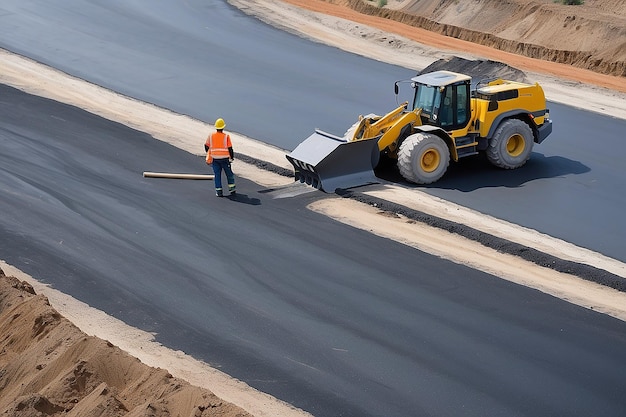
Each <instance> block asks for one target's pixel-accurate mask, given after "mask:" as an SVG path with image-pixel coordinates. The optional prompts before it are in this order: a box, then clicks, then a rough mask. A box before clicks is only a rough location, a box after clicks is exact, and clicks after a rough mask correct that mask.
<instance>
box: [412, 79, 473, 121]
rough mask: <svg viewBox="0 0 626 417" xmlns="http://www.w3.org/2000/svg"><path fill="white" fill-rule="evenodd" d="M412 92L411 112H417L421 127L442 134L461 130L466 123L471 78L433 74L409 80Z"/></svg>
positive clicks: (468, 112) (468, 111) (468, 115)
mask: <svg viewBox="0 0 626 417" xmlns="http://www.w3.org/2000/svg"><path fill="white" fill-rule="evenodd" d="M411 82H412V86H413V88H414V89H415V95H414V98H413V110H414V109H418V108H421V109H422V113H421V117H422V123H423V124H428V125H433V126H439V127H441V128H442V129H444V130H446V131H452V130H456V129H461V128H464V127H465V126H467V124H468V123H469V121H470V113H471V110H470V84H471V77H469V76H467V75H463V74H457V73H455V72H450V71H436V72H431V73H428V74H422V75H418V76H417V77H414V78H412V79H411Z"/></svg>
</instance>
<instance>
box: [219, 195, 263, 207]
mask: <svg viewBox="0 0 626 417" xmlns="http://www.w3.org/2000/svg"><path fill="white" fill-rule="evenodd" d="M226 198H228V199H229V200H230V201H236V202H237V203H243V204H250V205H251V206H260V205H261V200H259V199H258V198H250V197H248V196H247V195H245V194H240V193H236V194H235V195H229V196H227V197H226Z"/></svg>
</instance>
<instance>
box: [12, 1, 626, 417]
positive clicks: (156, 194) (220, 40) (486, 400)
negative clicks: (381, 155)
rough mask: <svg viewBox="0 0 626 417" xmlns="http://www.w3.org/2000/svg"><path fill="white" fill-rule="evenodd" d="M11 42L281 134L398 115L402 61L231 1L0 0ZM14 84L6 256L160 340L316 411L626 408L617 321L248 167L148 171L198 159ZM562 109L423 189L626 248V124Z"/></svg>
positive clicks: (167, 102) (282, 139)
mask: <svg viewBox="0 0 626 417" xmlns="http://www.w3.org/2000/svg"><path fill="white" fill-rule="evenodd" d="M147 4H149V5H150V7H149V8H148V7H146V5H147ZM0 46H2V47H5V48H7V49H9V50H11V51H14V52H18V53H21V54H24V55H26V56H29V57H31V58H34V59H37V60H39V61H42V62H44V63H46V64H49V65H51V66H54V67H56V68H60V69H62V70H64V71H66V72H68V73H71V74H73V75H78V76H80V77H82V78H85V79H88V80H90V81H93V82H96V83H98V84H101V85H103V86H106V87H109V88H112V89H114V90H116V91H119V92H122V93H124V94H128V95H131V96H133V97H137V98H140V99H143V100H147V101H150V102H152V103H155V104H158V105H161V106H163V107H167V108H170V109H172V110H175V111H178V112H181V113H185V114H189V115H191V116H194V117H197V118H200V119H203V120H207V121H213V119H214V118H215V117H217V115H220V116H223V117H225V118H226V119H227V120H228V122H229V126H232V127H233V129H235V130H237V131H239V132H241V133H245V134H248V135H251V136H255V137H258V138H260V139H263V140H266V141H267V142H269V143H273V144H276V145H278V146H281V147H283V148H287V149H289V148H293V147H295V145H296V144H297V143H298V142H299V141H300V140H301V139H303V138H305V137H306V136H308V134H309V133H310V132H311V130H312V129H313V128H314V127H320V128H324V129H325V130H329V131H332V132H342V131H343V130H345V128H346V124H348V125H349V124H351V123H352V121H353V120H354V118H355V114H359V113H369V112H377V113H382V112H385V111H386V110H388V109H390V108H392V107H393V106H394V104H395V102H394V101H393V97H392V92H391V85H392V83H393V81H395V80H396V79H400V78H406V77H408V76H410V75H411V74H412V72H410V71H407V70H405V69H402V68H398V67H393V66H389V65H385V64H382V63H378V62H375V61H370V60H367V59H364V58H359V57H355V56H352V55H348V54H344V53H342V52H340V51H338V50H336V49H333V48H327V47H324V46H321V45H317V44H312V43H309V42H306V41H303V40H300V39H299V38H297V37H293V36H290V35H288V34H284V33H282V32H280V31H277V30H274V29H272V28H269V27H267V26H265V25H263V24H261V23H259V22H256V21H254V20H252V19H250V18H248V17H246V16H244V15H242V14H241V13H239V12H238V11H236V10H234V9H232V8H230V7H229V6H227V5H225V4H224V3H223V2H221V1H214V2H211V1H203V2H197V1H186V2H171V1H170V2H164V1H163V2H156V1H151V2H149V3H148V2H145V1H134V2H128V1H125V2H122V1H107V2H89V3H86V2H79V1H66V2H63V4H62V5H52V4H49V3H47V2H43V1H41V2H39V1H28V0H21V1H11V0H7V1H4V2H3V3H2V5H1V6H0ZM294 51H297V52H294ZM295 56H297V59H295V58H294V57H295ZM0 92H1V93H0V101H1V103H0V106H2V108H1V111H0V123H1V124H2V125H1V128H0V173H1V174H0V187H1V191H2V198H1V199H0V204H1V206H2V207H1V210H0V212H1V213H2V216H1V217H0V236H1V238H0V254H1V256H2V258H3V259H4V260H5V261H7V262H8V263H10V264H13V265H15V266H16V267H18V268H20V269H22V270H24V271H25V272H27V273H29V274H31V275H33V276H34V277H35V278H37V279H40V280H43V281H45V282H48V283H50V284H52V285H53V286H54V287H55V288H58V289H60V290H62V291H64V292H66V293H68V294H71V295H73V296H75V297H76V298H78V299H80V300H82V301H84V302H87V303H89V304H90V305H92V306H94V307H97V308H100V309H101V310H103V311H106V312H108V313H109V314H112V315H114V316H116V317H118V318H120V319H122V320H124V321H126V322H128V323H129V324H132V325H136V326H138V327H140V328H142V329H144V330H148V331H154V332H156V333H158V340H159V341H160V342H162V343H164V344H165V345H167V346H169V347H172V348H174V349H181V350H183V351H185V352H187V353H190V354H192V355H194V356H196V357H198V358H200V359H204V360H206V361H207V362H209V363H211V364H213V365H215V366H218V367H220V368H221V369H222V370H224V371H225V372H227V373H229V374H231V375H233V376H235V377H238V378H241V379H242V380H245V381H246V382H248V383H249V384H250V385H252V386H254V387H257V388H259V389H261V390H263V391H265V392H269V393H271V394H273V395H276V396H277V397H279V398H281V399H284V400H286V401H288V402H290V403H292V404H294V405H296V406H298V407H302V408H303V409H305V410H307V411H310V412H312V413H313V414H315V415H317V416H337V415H345V416H356V415H359V416H370V415H371V416H383V415H384V416H396V415H397V416H407V415H455V414H457V415H458V414H459V410H463V411H462V413H463V414H464V415H507V416H516V415H534V416H536V415H605V416H618V415H623V413H624V410H626V400H624V398H623V395H622V393H623V392H624V389H625V388H626V378H625V377H624V375H623V372H621V367H620V366H619V364H621V363H625V361H624V359H626V358H625V356H626V349H624V348H625V347H626V346H625V345H626V340H625V339H626V337H625V335H626V331H625V330H626V328H625V325H624V323H622V322H620V321H618V320H615V319H611V318H609V317H606V316H603V315H599V314H596V313H594V312H591V311H587V310H584V309H581V308H578V307H575V306H572V305H569V304H567V303H564V302H561V301H559V300H556V299H554V298H552V297H549V296H546V295H543V294H541V293H539V292H537V291H533V290H528V289H525V288H521V287H518V286H515V285H513V284H509V283H506V282H502V281H501V280H499V279H497V278H494V277H491V276H489V275H486V274H483V273H479V272H477V271H474V270H472V269H469V268H465V267H461V266H458V265H455V264H453V263H449V262H446V261H443V260H441V259H438V258H434V257H431V256H429V255H426V254H422V253H420V252H418V251H415V250H413V249H410V248H407V247H404V246H402V245H399V244H396V243H394V242H390V241H387V240H384V239H380V238H377V237H374V236H371V235H368V234H367V233H365V232H361V231H358V230H353V229H351V228H349V227H347V226H344V225H341V224H338V223H335V222H333V221H331V220H329V219H327V218H324V217H322V216H319V215H317V214H315V213H311V212H309V211H308V210H306V208H305V206H306V204H307V203H308V202H309V201H311V200H313V199H316V198H324V195H323V194H320V193H311V194H307V195H303V196H299V197H296V198H292V199H279V200H276V199H273V198H272V193H271V192H265V191H266V190H263V189H261V187H259V186H258V185H256V184H254V183H250V182H247V181H245V180H242V179H239V184H238V186H239V189H240V193H241V194H242V195H241V196H240V197H239V199H238V200H239V201H231V200H228V199H222V200H218V199H216V198H214V197H213V196H212V190H211V186H212V184H210V183H205V182H201V181H171V180H154V179H144V178H142V177H141V172H142V171H144V170H159V171H172V172H174V171H177V172H180V171H189V169H190V167H194V166H196V167H200V166H202V167H203V163H202V160H201V159H199V158H198V157H195V156H192V155H189V154H187V153H185V152H182V151H180V150H178V149H175V148H173V147H171V146H169V145H166V144H163V143H161V142H159V141H156V140H154V139H152V138H150V137H149V136H147V135H146V134H143V133H141V132H137V131H133V130H131V129H128V128H126V127H123V126H120V125H117V124H114V123H111V122H108V121H105V120H102V119H99V118H97V117H94V116H92V115H89V114H87V113H84V112H82V111H80V110H77V109H73V108H71V107H67V106H64V105H60V104H57V103H53V102H50V101H47V100H42V99H38V98H34V97H30V96H28V95H25V94H23V93H19V92H17V91H15V90H13V89H10V88H6V87H3V88H2V89H1V90H0ZM329 100H332V104H331V102H330V101H329ZM372 103H375V104H376V105H375V107H372ZM550 108H551V114H552V118H553V119H554V120H555V131H554V133H553V135H552V136H551V137H550V138H548V140H547V141H546V142H545V143H544V144H542V145H540V146H538V147H537V148H536V152H535V153H534V154H533V159H532V160H531V161H530V162H529V165H528V166H527V167H526V168H524V169H521V170H517V171H511V172H503V171H497V170H493V169H492V168H490V167H488V166H487V165H484V164H482V163H481V162H480V161H478V160H471V161H464V162H463V163H462V164H464V165H462V166H458V167H453V168H452V170H451V171H450V172H449V173H448V175H446V177H445V178H444V179H443V180H442V181H441V182H438V183H437V184H435V185H433V186H431V187H428V188H426V191H427V192H429V193H432V194H436V195H440V196H442V197H444V198H447V199H450V200H454V201H457V202H460V203H462V204H464V205H466V206H469V207H472V208H476V209H478V210H481V211H484V212H488V213H491V214H494V215H495V216H496V217H499V218H504V219H507V220H511V221H514V222H516V223H518V224H522V225H526V226H529V227H533V228H536V229H538V230H540V231H543V232H547V233H550V234H552V235H555V236H558V237H562V238H565V239H566V240H568V241H572V242H574V243H577V244H579V245H582V246H586V247H590V248H592V249H596V250H599V251H601V252H603V253H605V254H607V255H610V256H613V257H615V258H617V259H620V260H626V259H625V258H626V256H625V255H624V252H623V249H622V245H623V236H624V235H625V232H624V230H625V228H626V226H625V225H624V221H623V216H622V215H621V213H622V210H621V208H622V207H624V203H625V201H624V199H626V197H625V196H624V194H623V193H620V192H616V191H615V190H620V189H622V188H621V187H622V180H623V167H622V166H621V164H620V161H621V158H620V157H619V156H616V155H623V154H624V152H623V151H624V150H625V149H624V147H625V145H624V143H623V141H620V140H619V138H621V133H620V132H623V131H624V128H625V127H626V126H625V123H624V121H621V120H616V119H612V118H607V117H602V116H599V115H595V114H589V113H585V112H584V111H580V110H574V109H571V108H567V107H564V106H559V105H555V104H553V103H551V104H550ZM329 109H332V112H329ZM557 120H558V122H557ZM201 142H202V138H199V143H200V145H199V146H201ZM468 165H469V168H474V169H469V170H468V169H462V168H464V166H465V168H467V166H468ZM203 168H204V167H203ZM235 169H236V165H235ZM129 260H132V261H129Z"/></svg>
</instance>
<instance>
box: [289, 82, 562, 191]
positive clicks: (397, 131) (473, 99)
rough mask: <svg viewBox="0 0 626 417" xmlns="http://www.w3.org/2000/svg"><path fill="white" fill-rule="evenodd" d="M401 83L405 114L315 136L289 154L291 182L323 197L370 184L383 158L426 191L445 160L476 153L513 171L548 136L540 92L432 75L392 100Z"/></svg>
mask: <svg viewBox="0 0 626 417" xmlns="http://www.w3.org/2000/svg"><path fill="white" fill-rule="evenodd" d="M400 83H409V84H410V85H411V87H412V88H413V90H414V92H413V94H412V95H413V100H412V101H413V103H412V104H411V105H410V106H409V102H404V103H402V104H401V105H399V107H398V108H396V109H394V110H392V111H391V112H389V113H388V114H386V115H384V116H377V115H374V114H370V115H367V116H360V117H359V120H358V122H357V123H355V124H354V125H353V126H352V127H351V128H349V129H348V131H347V132H346V133H345V135H344V136H342V137H339V136H335V135H332V134H329V133H326V132H323V131H321V130H316V131H315V133H313V134H312V135H311V136H310V137H309V138H308V139H306V140H305V141H304V142H302V143H300V144H299V145H298V146H297V147H296V148H295V149H294V150H293V151H292V152H291V153H290V154H288V155H287V159H288V160H289V162H291V164H292V165H293V167H294V170H295V177H296V180H297V181H301V182H305V183H307V184H309V185H311V186H313V187H315V188H318V189H320V190H323V191H326V192H334V191H335V190H336V189H337V188H351V187H356V186H360V185H366V184H371V183H375V182H378V181H377V179H376V176H375V175H374V168H376V166H377V165H378V163H379V161H380V160H381V158H392V159H394V160H396V161H397V162H396V163H397V165H398V169H399V171H400V174H401V175H402V176H403V177H404V178H405V179H406V180H407V181H409V182H412V183H416V184H430V183H432V182H435V181H437V180H439V179H440V178H441V177H442V176H443V175H444V174H445V172H446V170H447V169H448V165H449V164H450V160H452V161H454V162H457V161H458V160H459V159H460V158H462V157H465V156H470V155H476V154H478V153H479V152H484V153H485V154H486V156H487V159H488V160H489V161H490V162H491V163H492V164H493V165H495V166H498V167H500V168H504V169H514V168H518V167H521V166H522V165H524V164H525V163H526V161H527V160H528V158H529V157H530V154H531V152H532V148H533V143H541V142H542V141H543V140H544V139H545V138H546V137H547V136H548V135H549V134H550V133H551V132H552V121H551V120H550V118H549V113H548V109H547V108H546V99H545V96H544V93H543V89H542V88H541V86H539V84H534V85H532V84H526V83H521V82H516V81H505V80H502V79H496V80H492V81H485V82H478V83H477V84H476V85H475V86H472V78H471V77H470V76H468V75H464V74H459V73H455V72H451V71H435V72H431V73H426V74H421V75H418V76H416V77H413V78H412V79H410V80H406V81H397V82H396V83H395V85H394V87H395V93H396V97H397V96H398V92H399V84H400Z"/></svg>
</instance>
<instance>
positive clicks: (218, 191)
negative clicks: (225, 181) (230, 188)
mask: <svg viewBox="0 0 626 417" xmlns="http://www.w3.org/2000/svg"><path fill="white" fill-rule="evenodd" d="M215 195H216V196H218V197H224V193H223V192H222V190H217V191H216V192H215Z"/></svg>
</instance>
